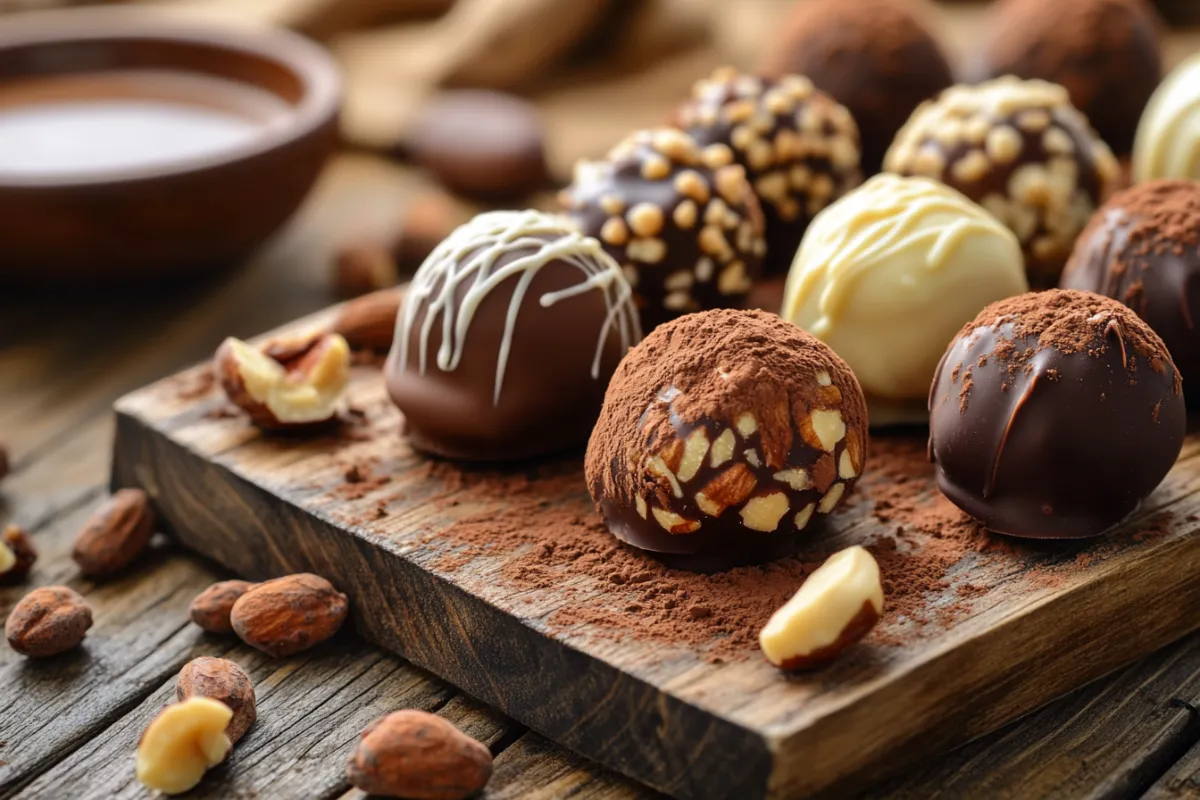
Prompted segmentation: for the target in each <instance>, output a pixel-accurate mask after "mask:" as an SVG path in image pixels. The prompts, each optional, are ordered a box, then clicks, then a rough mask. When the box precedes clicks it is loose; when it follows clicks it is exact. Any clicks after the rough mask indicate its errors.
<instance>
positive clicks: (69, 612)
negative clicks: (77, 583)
mask: <svg viewBox="0 0 1200 800" xmlns="http://www.w3.org/2000/svg"><path fill="white" fill-rule="evenodd" d="M90 627H92V609H91V608H89V607H88V604H87V601H85V600H84V599H83V597H81V596H80V595H79V593H78V592H76V591H75V590H74V589H70V588H68V587H66V586H43V587H42V588H40V589H34V590H33V591H32V592H30V593H29V594H27V595H25V596H24V597H22V598H21V600H20V602H18V603H17V605H16V607H15V608H14V609H13V610H12V613H11V614H9V615H8V620H7V622H5V623H4V635H5V637H7V638H8V644H9V646H10V647H11V648H12V649H13V650H16V651H17V652H18V653H20V654H21V655H24V656H30V657H31V658H47V657H49V656H56V655H58V654H59V653H65V652H67V651H68V650H72V649H74V648H76V647H78V646H79V643H80V642H82V641H83V637H84V636H86V635H87V631H88V628H90Z"/></svg>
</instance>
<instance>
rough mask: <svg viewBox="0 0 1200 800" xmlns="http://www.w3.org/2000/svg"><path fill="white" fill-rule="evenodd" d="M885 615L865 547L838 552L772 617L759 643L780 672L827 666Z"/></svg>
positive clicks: (876, 576) (878, 582) (874, 570)
mask: <svg viewBox="0 0 1200 800" xmlns="http://www.w3.org/2000/svg"><path fill="white" fill-rule="evenodd" d="M882 614H883V583H882V581H881V580H880V577H879V564H877V563H876V561H875V558H874V557H873V556H872V555H871V554H870V553H869V552H867V550H866V549H865V548H863V547H858V546H855V547H848V548H846V549H845V550H842V551H839V552H837V553H834V554H833V555H832V556H830V557H829V558H828V559H827V560H826V561H825V563H824V564H822V565H821V566H820V567H818V568H817V570H816V571H815V572H813V574H811V575H809V576H808V579H807V580H805V581H804V584H803V585H802V586H801V587H800V590H799V591H798V592H796V594H795V596H793V597H792V599H791V600H788V601H787V602H786V603H784V605H783V606H782V607H781V608H780V609H779V610H778V611H776V612H775V613H774V614H772V615H771V619H770V620H768V622H767V624H766V625H765V626H764V627H763V629H762V633H761V635H760V637H759V641H760V643H761V644H762V650H763V654H764V655H766V657H767V660H768V661H770V662H771V663H772V664H774V665H775V666H777V667H779V668H780V669H816V668H818V667H823V666H825V665H826V664H829V663H830V662H832V661H833V660H834V659H836V658H837V657H838V656H839V655H841V654H842V653H843V652H844V651H845V650H846V649H847V648H849V647H850V646H851V645H853V644H854V643H855V642H857V641H858V640H859V639H861V638H863V637H864V636H866V635H867V633H868V632H870V630H871V628H873V627H875V623H877V622H878V621H879V618H880V616H881V615H882Z"/></svg>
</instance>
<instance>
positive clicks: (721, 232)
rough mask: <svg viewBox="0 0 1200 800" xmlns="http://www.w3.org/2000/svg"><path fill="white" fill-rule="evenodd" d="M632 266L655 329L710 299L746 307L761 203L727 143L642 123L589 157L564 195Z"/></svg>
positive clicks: (759, 244)
mask: <svg viewBox="0 0 1200 800" xmlns="http://www.w3.org/2000/svg"><path fill="white" fill-rule="evenodd" d="M559 199H560V202H561V203H562V205H563V207H564V208H565V209H566V210H567V213H568V214H569V215H570V216H571V218H572V219H574V220H575V222H576V223H577V224H578V225H579V226H580V227H581V228H582V229H583V232H584V233H586V234H587V235H589V236H595V237H596V238H598V239H599V240H600V241H601V243H602V244H603V245H604V249H605V250H607V251H608V252H609V254H610V255H612V257H613V258H614V259H616V261H617V263H618V264H620V265H621V267H622V269H623V270H624V271H625V277H626V278H627V279H628V280H629V283H630V285H631V286H633V291H634V300H635V301H636V302H637V305H638V308H639V310H640V311H641V315H642V328H643V330H645V331H647V332H648V331H650V330H651V329H653V328H654V326H656V325H658V324H660V323H662V322H665V321H666V320H668V319H671V318H673V317H677V316H679V315H681V314H686V313H688V312H691V311H700V310H702V309H708V308H724V307H735V308H736V307H739V306H741V305H742V304H743V303H744V302H745V300H746V295H747V294H748V293H749V291H750V286H751V283H752V282H753V280H754V279H755V278H757V277H758V275H759V273H760V272H761V270H762V259H763V255H764V253H765V252H766V242H765V241H764V239H763V218H762V210H761V208H760V207H759V204H758V200H757V198H755V196H754V192H753V190H752V189H751V188H750V184H749V183H748V182H747V181H746V171H745V169H744V168H743V167H742V166H741V165H739V164H736V163H734V158H733V151H732V150H731V149H730V148H729V147H728V146H727V145H724V144H713V145H709V146H708V147H704V148H701V147H700V145H699V144H697V143H696V141H695V140H694V139H692V137H690V136H688V135H687V134H685V133H682V132H680V131H677V130H672V129H666V128H664V129H660V130H653V131H638V132H637V133H634V134H633V135H632V136H630V137H629V138H627V139H625V140H624V141H622V142H621V143H620V144H618V145H617V146H616V147H615V148H613V150H612V152H610V153H609V154H608V158H607V159H605V160H604V161H598V162H597V161H583V162H580V163H579V164H578V165H577V166H576V167H575V180H574V182H573V183H572V184H571V185H570V186H569V187H568V188H567V189H565V190H563V192H561V193H560V195H559Z"/></svg>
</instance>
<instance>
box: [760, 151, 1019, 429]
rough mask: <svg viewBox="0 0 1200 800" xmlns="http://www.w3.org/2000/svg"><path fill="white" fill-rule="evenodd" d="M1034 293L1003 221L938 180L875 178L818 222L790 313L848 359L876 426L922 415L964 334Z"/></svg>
mask: <svg viewBox="0 0 1200 800" xmlns="http://www.w3.org/2000/svg"><path fill="white" fill-rule="evenodd" d="M1028 289H1029V287H1028V285H1027V284H1026V282H1025V264H1024V261H1023V260H1022V258H1021V246H1020V245H1019V244H1018V243H1017V237H1016V236H1014V235H1013V233H1012V231H1010V230H1008V229H1007V228H1005V227H1004V226H1003V225H1002V224H1000V222H999V220H997V219H995V218H994V217H993V216H991V215H990V214H988V213H987V212H986V211H984V210H983V209H982V208H981V207H979V206H977V205H976V204H974V203H972V202H971V201H970V200H968V199H967V198H965V197H963V196H962V195H961V194H959V193H958V192H956V191H954V190H953V189H951V188H949V187H947V186H945V185H944V184H941V183H938V182H937V181H932V180H929V179H928V178H901V177H898V176H896V175H877V176H875V177H874V178H872V179H871V180H869V181H867V182H866V183H865V184H863V185H862V186H861V187H860V188H858V189H855V190H854V191H853V192H851V193H850V194H848V195H846V196H845V197H843V198H842V199H841V200H839V201H837V202H836V203H834V204H833V205H831V206H830V207H829V208H827V209H825V210H824V211H822V212H821V213H820V214H818V215H817V218H816V219H815V220H813V224H812V226H811V227H810V228H809V229H808V233H807V234H805V236H804V241H803V243H802V244H801V245H800V252H799V253H797V254H796V261H795V263H794V264H793V265H792V269H791V272H790V273H789V275H788V282H787V287H786V289H785V291H784V301H783V311H782V314H783V317H784V319H788V320H791V321H792V322H794V323H796V324H797V325H799V326H800V327H801V328H804V329H805V330H806V331H808V332H809V333H811V334H813V335H814V336H816V337H817V338H818V339H821V340H822V341H824V342H825V343H826V344H828V345H829V346H830V347H832V348H833V350H834V352H836V353H837V354H838V355H839V356H841V357H842V358H844V359H845V360H846V363H848V364H849V365H850V368H851V369H853V370H854V374H855V375H856V376H857V377H858V380H859V381H860V382H861V383H862V386H863V389H864V390H865V391H866V393H867V396H868V397H869V398H870V399H871V403H872V419H875V414H874V412H875V408H876V404H877V401H878V400H887V401H915V403H914V404H915V405H916V411H917V412H918V413H920V412H921V411H922V410H923V406H924V401H925V399H926V397H927V396H928V394H929V382H930V380H932V379H933V371H934V370H935V369H936V368H937V364H938V361H939V360H940V359H941V357H942V354H943V353H945V352H946V345H947V344H948V343H949V341H950V339H952V338H953V337H954V334H955V332H956V331H958V329H959V328H961V327H962V326H963V325H964V324H966V323H967V322H968V321H969V320H971V319H972V318H973V317H974V316H975V315H976V314H978V313H979V311H980V310H981V309H982V308H983V307H984V306H986V305H987V304H988V303H991V302H993V301H995V300H1000V299H1002V298H1005V297H1011V296H1012V295H1015V294H1020V293H1022V292H1025V291H1028ZM922 416H923V415H922ZM876 421H882V420H876Z"/></svg>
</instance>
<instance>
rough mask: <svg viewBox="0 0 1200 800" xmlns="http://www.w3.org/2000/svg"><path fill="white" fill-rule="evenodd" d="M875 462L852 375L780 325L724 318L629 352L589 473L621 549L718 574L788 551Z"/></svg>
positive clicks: (662, 330)
mask: <svg viewBox="0 0 1200 800" xmlns="http://www.w3.org/2000/svg"><path fill="white" fill-rule="evenodd" d="M866 453H867V410H866V402H865V400H864V399H863V393H862V389H860V388H859V386H858V381H857V380H856V379H855V378H854V374H853V373H852V372H851V371H850V368H849V367H847V366H846V363H845V362H844V361H842V360H841V359H840V358H838V357H837V356H836V355H835V354H834V352H833V351H832V350H831V349H829V347H828V346H826V345H825V344H823V343H822V342H820V341H819V340H817V339H816V338H814V337H812V336H810V335H809V334H807V333H805V332H804V331H802V330H800V329H799V328H797V327H796V326H795V325H792V324H791V323H790V322H785V321H784V320H782V319H780V318H779V317H778V316H776V315H774V314H769V313H766V312H763V311H732V310H719V311H708V312H704V313H700V314H690V315H688V316H686V317H683V318H681V319H678V320H674V321H672V322H669V323H667V324H665V325H662V326H660V327H659V328H658V329H657V330H655V331H654V332H653V333H652V334H650V335H649V336H648V337H646V339H645V341H643V342H642V344H640V345H638V346H637V347H635V348H634V349H633V350H631V351H630V352H629V355H628V356H626V357H625V359H624V360H623V361H622V362H621V365H620V366H619V367H618V368H617V372H616V374H615V375H614V376H613V380H612V383H611V384H610V385H609V389H608V393H607V394H606V395H605V398H604V408H603V410H602V411H601V413H600V420H599V422H597V424H596V428H595V431H593V433H592V438H591V440H590V441H589V443H588V452H587V461H586V467H585V469H586V474H587V482H588V488H589V490H590V491H591V493H592V498H593V499H594V500H595V501H596V505H597V507H598V508H599V510H600V512H601V513H602V514H603V515H604V518H605V520H606V521H607V523H608V527H609V530H611V531H612V532H613V534H615V535H616V536H617V538H619V539H621V540H623V541H625V542H628V543H629V544H632V545H634V546H635V547H640V548H642V549H644V550H649V551H652V552H655V553H658V554H660V555H661V556H662V557H664V558H665V559H666V560H668V561H669V562H670V563H672V564H674V565H676V566H681V567H685V568H690V569H701V570H712V569H723V568H726V567H729V566H733V565H735V564H742V563H750V562H756V561H763V560H766V559H768V558H771V557H774V556H777V555H780V554H782V553H783V552H785V551H787V550H788V549H789V548H790V547H791V546H792V545H793V543H794V534H796V533H799V532H800V531H803V530H804V529H805V528H806V527H807V526H808V525H809V524H810V523H813V522H815V521H816V520H818V519H819V518H821V517H823V516H824V515H826V514H828V513H830V512H831V511H833V509H834V508H836V507H837V505H838V503H839V502H840V501H841V499H842V497H843V496H844V495H845V493H846V492H848V491H849V490H850V489H851V488H852V487H853V486H854V483H855V481H856V480H857V479H858V477H859V475H861V474H862V470H863V462H864V459H865V458H866Z"/></svg>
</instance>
